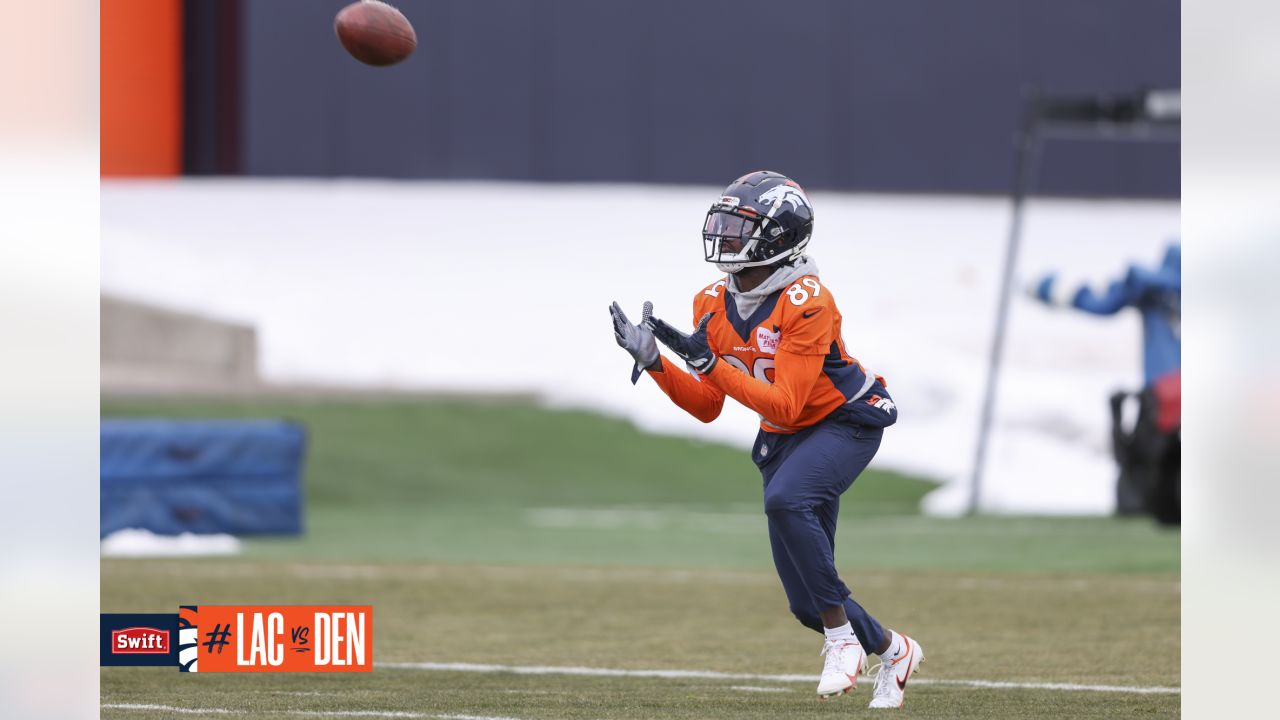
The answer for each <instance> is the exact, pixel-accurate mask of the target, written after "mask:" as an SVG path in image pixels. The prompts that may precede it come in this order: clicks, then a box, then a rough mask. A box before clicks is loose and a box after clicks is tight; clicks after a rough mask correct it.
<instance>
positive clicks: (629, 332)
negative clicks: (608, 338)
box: [609, 300, 658, 385]
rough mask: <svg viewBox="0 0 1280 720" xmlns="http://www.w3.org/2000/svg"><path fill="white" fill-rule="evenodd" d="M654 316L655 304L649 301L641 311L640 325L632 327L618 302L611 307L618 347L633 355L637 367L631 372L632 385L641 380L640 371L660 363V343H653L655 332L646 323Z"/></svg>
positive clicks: (610, 311) (614, 337) (614, 334)
mask: <svg viewBox="0 0 1280 720" xmlns="http://www.w3.org/2000/svg"><path fill="white" fill-rule="evenodd" d="M652 315H653V303H651V302H649V301H648V300H646V301H645V303H644V309H642V310H641V311H640V324H639V325H632V324H631V321H630V320H628V319H627V314H626V313H624V312H622V308H621V307H619V306H618V303H617V301H615V302H614V303H613V304H612V305H610V306H609V317H611V318H613V339H614V340H617V341H618V347H621V348H622V349H623V350H626V351H627V352H629V353H631V357H632V359H633V360H635V361H636V365H635V367H634V368H632V370H631V384H632V385H635V384H636V380H639V379H640V371H641V370H644V369H645V368H647V367H649V366H650V365H653V364H654V363H656V362H658V343H656V342H654V341H653V332H652V331H650V330H649V328H648V327H646V326H645V323H646V322H647V321H648V320H649V318H650V317H651V316H652Z"/></svg>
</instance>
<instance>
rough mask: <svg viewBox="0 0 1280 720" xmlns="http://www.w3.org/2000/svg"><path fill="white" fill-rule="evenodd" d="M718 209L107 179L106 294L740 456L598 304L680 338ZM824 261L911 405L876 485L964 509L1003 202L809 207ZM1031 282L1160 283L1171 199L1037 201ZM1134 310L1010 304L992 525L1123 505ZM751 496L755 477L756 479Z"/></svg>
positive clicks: (576, 195)
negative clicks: (1147, 277) (666, 391)
mask: <svg viewBox="0 0 1280 720" xmlns="http://www.w3.org/2000/svg"><path fill="white" fill-rule="evenodd" d="M718 192H719V188H718V187H711V186H707V187H695V188H689V187H669V186H664V187H657V186H635V185H606V184H593V185H565V184H518V183H478V182H476V183H467V182H403V181H377V180H359V181H357V180H340V181H333V180H246V179H220V180H218V179H215V180H198V179H184V180H179V181H157V182H145V181H144V182H136V181H129V182H120V181H104V182H103V183H102V265H101V270H102V273H101V277H102V288H103V290H104V291H105V292H109V293H116V294H120V295H123V296H126V297H133V298H138V299H142V300H149V301H155V302H159V303H162V304H164V305H167V306H171V307H175V308H178V309H189V310H193V311H198V312H203V313H208V314H212V315H215V316H222V317H227V318H231V319H239V320H244V321H247V322H251V323H253V324H254V325H255V326H257V328H258V330H259V342H260V348H261V363H262V369H263V372H264V375H265V376H266V378H267V379H268V380H272V381H280V382H319V383H327V384H342V385H352V386H362V385H363V386H382V387H387V386H392V387H403V388H412V389H425V390H431V389H441V390H453V391H506V392H530V391H533V392H537V393H539V394H541V395H542V396H543V397H545V398H546V399H547V400H548V402H550V403H551V404H553V405H556V406H569V407H584V408H589V409H594V410H597V411H601V412H605V413H608V414H612V415H616V416H621V417H626V418H629V419H631V420H632V421H634V422H635V424H636V425H637V426H639V427H640V428H642V429H644V430H648V431H655V432H662V433H670V434H676V435H685V436H691V437H697V438H705V439H710V440H716V441H722V442H727V443H730V444H733V445H736V446H738V447H742V448H744V449H745V448H747V447H749V446H750V444H751V441H752V438H753V437H754V434H755V428H756V418H755V415H754V413H752V412H751V411H749V410H747V409H745V408H742V407H739V406H737V404H736V403H732V402H730V403H729V404H727V405H726V408H725V412H724V414H723V415H722V416H721V418H720V420H718V421H717V422H715V423H713V424H710V425H703V424H702V423H699V422H698V421H696V420H694V419H693V418H691V417H689V416H687V415H685V414H684V413H683V412H681V411H680V410H678V409H676V408H674V407H672V406H671V403H670V402H669V401H668V400H667V398H666V396H665V395H663V394H662V393H661V392H660V391H659V390H658V389H657V388H656V387H655V386H654V384H653V383H652V381H651V380H649V379H648V378H642V379H641V383H640V385H639V386H638V387H632V386H631V385H630V383H629V382H628V381H627V378H628V375H629V372H630V359H629V358H628V357H627V356H626V355H625V354H624V353H623V352H622V351H621V350H619V349H618V348H617V347H616V346H615V345H614V342H613V337H612V333H611V332H610V330H609V325H608V323H607V321H606V318H605V308H606V307H607V305H608V304H609V302H610V301H612V300H615V299H616V300H618V301H619V302H620V303H621V304H622V305H623V306H624V307H625V308H626V309H627V310H628V311H630V312H633V313H638V312H639V308H640V304H641V303H642V302H643V301H644V300H653V301H654V304H655V309H656V314H657V315H658V316H659V317H663V318H667V319H671V320H673V321H679V322H691V317H690V313H691V300H692V298H693V295H694V293H695V292H696V291H698V290H699V289H700V288H702V287H704V286H705V285H707V284H709V283H710V282H711V281H713V280H714V279H716V277H717V273H716V271H715V269H714V268H713V267H711V266H710V265H708V264H706V263H704V262H703V261H702V255H701V253H702V245H701V238H700V236H699V229H700V226H701V222H702V218H703V215H704V213H705V212H706V209H707V207H708V205H709V203H710V201H711V199H713V198H714V197H716V196H717V195H718ZM810 196H811V198H812V200H813V203H814V207H815V210H816V217H817V226H816V231H815V234H814V240H813V242H812V243H811V245H810V249H811V252H812V254H813V256H814V258H815V259H816V260H817V261H818V265H819V267H820V268H821V272H822V278H823V282H824V285H826V286H827V287H828V289H829V290H830V291H831V292H832V293H833V294H834V295H835V297H836V299H837V301H838V302H839V306H840V309H841V311H842V313H843V315H844V338H845V341H846V344H847V346H848V348H849V351H850V352H851V353H852V354H853V355H855V356H856V357H858V358H859V359H860V360H862V361H863V362H864V364H866V365H867V366H868V367H869V368H870V369H871V370H872V371H874V372H877V373H880V374H882V375H884V376H885V377H886V378H887V380H888V383H889V390H890V392H891V393H892V394H893V397H894V400H895V401H896V402H897V404H898V407H899V409H900V420H899V422H898V424H897V425H896V426H895V427H893V428H890V430H889V431H888V432H887V433H886V434H885V440H884V444H883V446H882V447H881V450H880V453H879V456H878V457H877V459H876V464H877V465H878V466H879V467H882V468H892V469H897V470H901V471H903V472H908V473H914V474H918V475H922V476H925V477H931V478H935V479H938V480H941V481H945V482H947V485H946V486H945V487H943V488H941V489H940V490H939V491H937V492H936V493H935V494H933V495H931V496H929V497H928V498H927V499H926V502H925V510H926V511H928V512H931V513H936V514H953V513H955V512H957V511H959V510H961V509H962V508H963V507H964V502H965V499H966V498H967V495H968V490H967V484H968V482H969V476H970V472H971V466H972V462H973V451H974V444H975V440H976V435H977V426H978V417H979V408H980V403H981V400H982V391H983V381H984V378H985V372H986V367H987V359H988V353H989V351H990V346H991V335H992V331H993V326H994V317H995V310H996V301H997V294H998V282H999V273H1000V270H1001V263H1002V258H1003V252H1004V243H1005V236H1006V233H1007V229H1008V228H1007V225H1008V219H1009V205H1008V202H1007V201H1006V200H1004V199H1001V198H973V197H939V196H932V197H930V196H890V195H852V194H843V193H831V192H814V193H811V194H810ZM1025 230H1026V233H1025V242H1024V244H1023V247H1022V251H1021V259H1020V263H1019V267H1018V268H1017V272H1018V274H1019V276H1020V278H1022V279H1023V280H1024V281H1025V280H1026V279H1029V278H1031V277H1035V276H1038V275H1039V274H1041V273H1043V272H1048V271H1054V270H1057V271H1060V272H1062V273H1067V274H1070V275H1072V276H1074V277H1084V278H1090V279H1093V280H1095V281H1099V282H1105V281H1107V280H1110V279H1111V278H1114V277H1117V276H1118V275H1120V274H1121V273H1122V272H1123V271H1124V269H1125V267H1126V266H1127V264H1128V263H1130V262H1143V263H1148V264H1150V263H1155V262H1156V261H1157V260H1159V258H1160V257H1161V255H1162V251H1163V247H1164V245H1165V244H1166V243H1167V242H1168V241H1169V240H1170V239H1171V238H1173V237H1174V236H1176V235H1177V234H1178V231H1179V207H1178V204H1177V203H1176V202H1129V201H1126V202H1120V201H1098V200H1092V201H1086V200H1071V201H1067V200H1035V201H1032V202H1031V203H1030V204H1029V206H1028V212H1027V217H1026V226H1025ZM1139 334H1140V325H1139V320H1138V317H1137V316H1136V314H1134V313H1121V314H1120V315H1118V316H1116V317H1113V318H1106V319H1102V318H1094V317H1088V316H1084V315H1081V314H1078V313H1072V312H1070V311H1055V310H1052V309H1049V308H1046V307H1043V306H1041V305H1039V304H1036V303H1034V302H1032V301H1030V300H1027V299H1024V298H1021V297H1018V298H1015V299H1014V301H1013V307H1012V312H1011V315H1010V324H1009V334H1008V344H1007V347H1006V353H1005V361H1004V374H1003V376H1002V381H1001V386H1000V392H999V398H998V403H997V408H996V416H995V423H994V434H993V437H992V443H991V446H990V448H989V453H988V463H987V467H988V469H987V473H986V479H985V483H984V490H985V492H984V495H983V507H984V509H985V510H988V511H992V512H1005V513H1051V514H1103V513H1108V512H1110V511H1111V510H1112V509H1113V508H1114V496H1113V487H1114V480H1115V469H1114V466H1113V463H1112V461H1111V458H1110V451H1109V449H1108V445H1109V428H1108V423H1109V419H1108V410H1107V396H1108V395H1109V394H1110V392H1111V391H1113V390H1115V389H1117V388H1135V387H1137V386H1138V385H1139V384H1140V382H1141V368H1140V343H1141V340H1140V336H1139ZM744 481H749V478H744Z"/></svg>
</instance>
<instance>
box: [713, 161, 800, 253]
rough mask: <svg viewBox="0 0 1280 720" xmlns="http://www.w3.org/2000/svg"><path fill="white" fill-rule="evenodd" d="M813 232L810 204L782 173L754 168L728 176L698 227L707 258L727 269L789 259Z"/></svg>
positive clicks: (793, 182)
mask: <svg viewBox="0 0 1280 720" xmlns="http://www.w3.org/2000/svg"><path fill="white" fill-rule="evenodd" d="M812 234H813V206H812V205H810V204H809V198H808V197H807V196H806V195H805V194H804V190H802V189H800V186H799V185H797V184H796V182H795V181H794V180H792V179H790V178H788V177H787V176H785V175H781V174H779V173H776V172H770V171H768V170H758V171H756V172H753V173H749V174H747V175H743V176H742V177H740V178H738V179H737V180H734V181H733V183H731V184H730V185H729V187H727V188H725V189H724V192H723V193H721V196H720V199H719V200H717V201H716V202H714V203H712V205H711V209H710V210H708V211H707V218H706V222H704V223H703V225H702V245H703V249H704V250H705V251H706V260H707V262H711V263H715V264H716V267H717V268H719V269H720V270H722V271H724V272H727V273H736V272H738V271H739V270H742V269H743V268H749V267H757V266H760V265H772V264H774V263H779V262H790V261H792V260H794V259H796V258H798V257H800V256H801V255H802V254H803V253H804V248H805V246H806V245H808V244H809V236H810V235H812Z"/></svg>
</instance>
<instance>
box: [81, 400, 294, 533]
mask: <svg viewBox="0 0 1280 720" xmlns="http://www.w3.org/2000/svg"><path fill="white" fill-rule="evenodd" d="M101 436H102V437H101V439H102V444H101V449H100V456H101V470H100V473H101V480H102V500H101V513H102V535H103V536H104V537H105V536H106V535H108V534H110V533H112V532H115V531H116V530H121V529H124V528H144V529H147V530H150V531H152V532H154V533H159V534H164V535H177V534H179V533H184V532H192V533H232V534H237V535H247V534H293V535H296V534H298V533H301V532H302V461H303V456H304V454H305V452H306V439H307V438H306V431H305V429H304V428H303V427H302V426H300V425H298V424H296V423H291V422H286V421H281V420H161V419H103V420H102V425H101Z"/></svg>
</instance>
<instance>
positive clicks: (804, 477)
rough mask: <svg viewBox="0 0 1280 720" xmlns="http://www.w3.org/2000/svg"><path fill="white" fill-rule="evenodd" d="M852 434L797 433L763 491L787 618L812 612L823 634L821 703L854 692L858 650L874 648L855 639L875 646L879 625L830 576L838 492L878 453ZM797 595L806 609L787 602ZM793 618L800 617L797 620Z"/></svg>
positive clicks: (861, 659) (875, 440) (867, 439)
mask: <svg viewBox="0 0 1280 720" xmlns="http://www.w3.org/2000/svg"><path fill="white" fill-rule="evenodd" d="M851 434H852V435H854V437H850V435H851ZM858 435H861V433H851V432H850V431H849V430H848V429H847V428H840V427H836V426H834V425H832V424H821V425H818V426H816V427H814V428H812V429H811V430H808V431H805V432H803V433H799V434H797V436H796V437H795V439H794V440H793V442H792V443H791V447H789V448H788V449H789V452H788V453H787V454H786V456H785V457H780V458H777V459H778V461H779V462H778V465H777V466H776V467H775V468H773V469H772V473H771V477H770V478H769V482H768V483H767V484H766V487H765V513H766V515H767V516H768V518H769V527H770V537H771V540H772V541H773V545H774V552H775V564H776V565H778V567H779V577H781V578H783V582H784V585H788V586H789V587H788V596H789V598H791V603H792V607H793V612H794V609H795V608H797V607H799V608H800V609H802V610H805V609H808V608H813V609H815V610H817V612H818V615H819V617H820V618H821V621H822V622H821V627H822V630H823V633H824V634H825V635H826V642H825V644H824V645H823V651H822V652H823V655H825V656H826V662H825V663H824V666H823V671H822V676H821V678H820V679H819V682H818V694H819V695H820V696H823V697H827V696H830V695H834V694H838V693H840V692H848V691H850V690H852V689H853V688H854V687H855V685H856V682H857V678H858V675H859V674H860V673H861V672H862V669H863V667H864V666H865V663H866V651H865V649H864V647H872V648H874V647H876V645H865V646H864V641H862V640H861V638H860V636H865V637H866V638H867V640H866V642H876V643H878V642H879V640H880V636H881V635H882V631H881V630H880V626H879V624H878V623H876V622H875V619H874V618H872V617H871V616H870V615H869V614H867V613H866V612H865V611H864V610H862V608H861V606H859V605H858V604H857V603H850V604H849V605H848V606H846V602H845V601H846V600H847V599H848V596H849V590H848V588H847V587H846V586H845V585H844V583H843V582H842V581H841V580H840V578H839V575H838V574H837V573H836V571H835V556H834V546H833V539H834V537H835V517H836V514H837V513H838V511H839V497H840V493H841V492H843V491H844V490H846V489H847V488H848V487H849V485H850V484H851V483H852V481H853V478H854V477H855V476H856V474H857V473H858V472H860V471H861V469H862V468H863V467H865V466H866V464H867V462H869V461H870V459H871V456H873V455H874V454H875V450H876V448H877V447H878V446H879V435H878V434H876V435H875V436H874V437H873V436H871V434H870V433H867V434H865V435H863V436H862V437H857V436H858ZM851 441H852V442H851ZM859 441H860V442H859ZM787 560H789V561H790V563H789V564H788V563H787V562H786V561H787ZM797 578H798V579H799V583H798V585H799V587H798V586H797V583H796V579H797ZM801 588H803V592H804V593H805V594H807V596H808V597H807V599H808V602H807V603H805V602H803V598H800V599H799V600H797V598H796V597H795V596H797V595H800V594H801ZM846 607H847V609H848V610H849V611H852V613H853V614H854V616H855V617H856V619H857V620H858V625H857V627H856V628H855V626H854V625H853V623H852V622H850V619H849V618H848V617H847V616H846ZM796 615H797V617H802V613H796ZM806 619H808V620H809V622H806V623H805V624H806V625H809V626H810V627H812V625H811V624H810V623H811V622H812V620H811V616H807V617H802V620H801V621H802V622H805V620H806ZM860 631H861V632H860Z"/></svg>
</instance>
